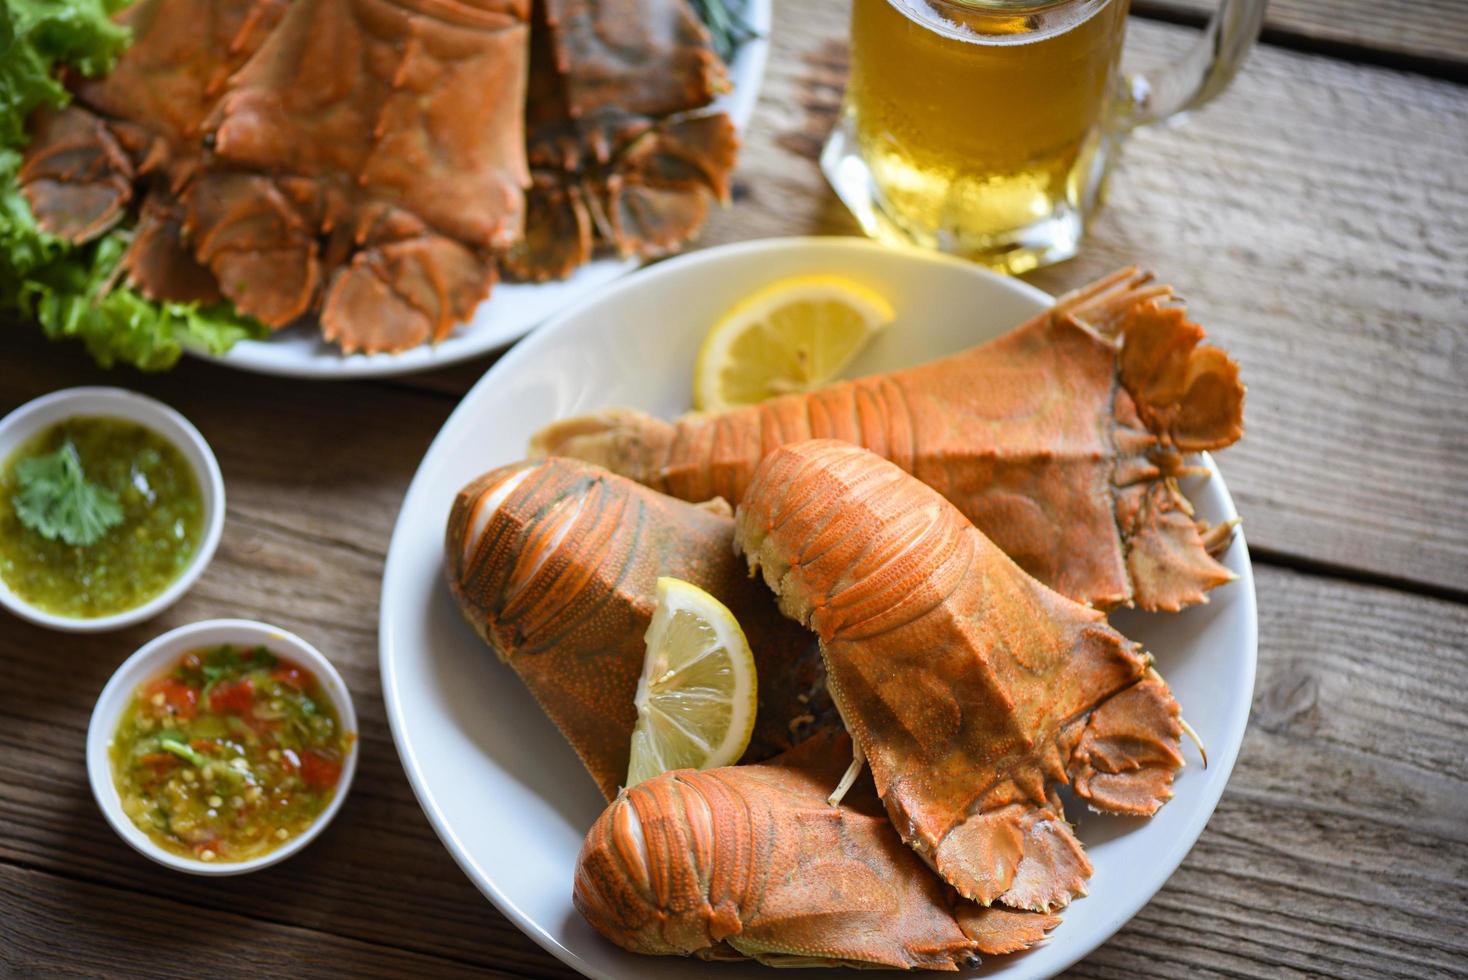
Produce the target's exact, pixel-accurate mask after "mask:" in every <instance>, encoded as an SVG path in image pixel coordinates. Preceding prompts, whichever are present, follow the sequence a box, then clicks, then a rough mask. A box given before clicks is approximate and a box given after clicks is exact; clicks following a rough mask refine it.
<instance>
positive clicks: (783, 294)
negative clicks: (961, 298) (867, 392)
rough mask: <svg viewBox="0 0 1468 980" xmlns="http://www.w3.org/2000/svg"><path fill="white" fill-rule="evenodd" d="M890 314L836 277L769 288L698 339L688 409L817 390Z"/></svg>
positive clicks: (888, 307)
mask: <svg viewBox="0 0 1468 980" xmlns="http://www.w3.org/2000/svg"><path fill="white" fill-rule="evenodd" d="M893 316H894V314H893V312H892V304H890V303H888V302H887V301H886V300H885V299H883V298H882V297H881V296H879V295H877V294H876V293H875V292H873V291H872V290H870V289H868V288H867V287H866V286H863V285H862V284H861V283H859V282H854V281H852V280H850V279H846V278H843V277H841V276H796V277H794V278H791V279H782V280H780V281H779V282H776V283H772V284H771V285H769V286H766V287H765V288H764V289H761V290H760V291H759V292H757V293H755V294H754V295H753V296H750V297H749V298H748V299H746V300H744V301H743V302H742V303H740V304H739V305H738V306H735V307H734V308H733V309H732V310H730V311H729V312H728V313H726V314H724V318H723V319H722V320H720V321H719V322H718V323H716V324H714V327H713V329H712V330H710V331H709V332H708V336H706V337H705V338H704V341H703V347H702V348H700V349H699V352H698V362H697V363H696V364H695V366H694V369H693V405H694V407H695V408H697V409H699V410H700V411H719V410H722V409H726V408H732V407H734V406H736V405H752V404H754V403H755V402H758V401H763V400H764V399H766V398H769V397H771V396H773V395H784V394H789V393H790V392H794V391H808V390H810V389H811V388H816V387H819V386H820V385H823V384H825V383H826V382H828V381H830V380H831V379H832V378H834V377H836V375H837V374H839V373H840V372H841V370H842V369H843V368H844V367H846V365H847V364H849V363H851V359H852V358H853V357H855V356H856V355H857V354H858V353H859V352H860V351H861V349H862V348H863V347H865V346H866V345H867V341H869V340H870V339H871V338H872V335H873V334H875V333H876V332H877V331H878V330H880V329H882V328H883V327H885V326H886V325H887V324H889V323H891V322H892V318H893Z"/></svg>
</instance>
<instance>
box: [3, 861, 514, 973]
mask: <svg viewBox="0 0 1468 980" xmlns="http://www.w3.org/2000/svg"><path fill="white" fill-rule="evenodd" d="M83 922H84V923H86V928H85V929H78V928H76V926H77V924H78V923H83ZM0 973H3V974H4V975H5V976H8V977H43V976H45V977H59V976H77V977H99V976H134V977H143V976H147V977H190V978H192V977H199V976H279V977H285V976H289V977H341V976H352V977H363V978H378V977H380V978H382V980H396V978H398V977H404V976H433V977H477V978H487V977H493V976H506V975H507V974H504V973H501V972H499V971H496V970H491V969H487V968H483V967H471V966H467V965H465V964H461V963H455V962H453V961H451V960H445V959H441V958H437V957H427V956H418V955H415V954H412V953H407V952H404V951H402V950H398V949H393V948H392V947H390V946H383V945H380V944H375V943H370V942H357V941H352V940H346V939H342V938H340V937H338V936H333V935H331V934H329V933H322V932H317V931H315V930H312V929H309V928H302V927H300V926H292V925H278V924H274V923H269V922H263V921H261V920H260V919H257V918H254V917H252V916H250V915H245V914H235V913H231V912H228V911H217V910H210V909H202V908H199V907H198V906H197V905H194V904H193V903H189V902H183V901H179V900H176V899H168V898H157V897H152V896H144V895H139V894H137V893H136V892H133V891H131V890H128V889H123V888H117V887H113V886H109V885H99V884H95V883H93V882H89V881H81V880H77V879H74V878H66V877H61V876H58V875H53V874H47V873H45V872H41V871H37V870H34V869H28V868H19V867H15V866H13V865H8V864H0Z"/></svg>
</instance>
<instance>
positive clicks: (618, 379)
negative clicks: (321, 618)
mask: <svg viewBox="0 0 1468 980" xmlns="http://www.w3.org/2000/svg"><path fill="white" fill-rule="evenodd" d="M816 272H832V273H840V274H844V275H849V276H853V277H855V278H857V279H860V280H861V281H863V282H866V283H868V284H870V285H871V286H872V288H874V289H876V290H878V291H879V292H881V293H883V294H884V295H886V296H887V297H888V298H889V299H890V300H891V301H892V303H893V305H894V306H895V307H896V309H897V311H898V321H897V322H896V323H894V324H893V325H892V326H891V327H890V328H888V329H887V330H886V331H884V332H883V333H882V334H881V335H880V338H879V339H878V340H877V342H876V343H875V344H874V345H873V346H872V347H871V348H870V349H869V350H868V351H866V352H865V353H864V354H863V355H862V357H861V359H860V361H859V363H857V364H856V365H854V367H853V371H852V374H854V375H855V374H866V373H870V372H874V371H883V370H891V369H894V368H899V367H903V366H906V365H909V364H915V363H918V362H921V361H925V360H929V359H931V358H933V357H937V356H940V355H943V354H947V353H950V352H952V351H956V350H960V349H963V348H965V347H969V346H972V345H974V344H977V343H979V342H981V341H984V340H987V339H988V338H990V337H993V336H996V335H998V334H1000V333H1003V332H1005V331H1006V330H1008V329H1009V328H1011V327H1013V326H1015V325H1017V324H1019V323H1021V322H1023V321H1024V320H1026V319H1028V318H1029V317H1031V316H1033V315H1034V314H1036V313H1038V312H1040V311H1042V310H1044V309H1046V308H1047V307H1048V306H1049V305H1050V297H1048V296H1046V295H1045V294H1044V293H1042V292H1040V291H1039V290H1037V289H1034V288H1032V287H1030V286H1027V285H1025V284H1024V283H1022V282H1018V281H1016V280H1013V279H1004V278H1001V277H999V276H997V275H994V274H992V273H989V272H987V271H985V270H983V269H980V268H979V267H977V266H974V265H969V264H967V263H963V262H960V261H957V260H954V259H948V258H944V257H941V256H936V255H931V254H928V253H922V252H915V251H913V252H906V251H895V250H892V249H887V248H882V247H879V246H876V245H873V244H871V243H870V242H867V241H865V240H861V239H841V238H812V239H779V240H772V241H764V242H748V243H742V244H738V245H730V246H726V247H722V248H716V249H710V250H708V251H704V252H697V253H694V254H692V255H686V256H683V257H682V258H678V259H673V260H671V261H669V262H665V263H662V264H660V265H657V266H655V267H653V268H650V269H647V270H644V271H642V272H640V273H638V274H637V275H635V276H630V277H628V278H627V279H624V280H623V281H622V282H620V283H617V284H616V285H614V286H612V287H610V288H609V289H607V290H605V291H603V292H601V293H600V294H598V295H597V296H595V297H594V298H591V299H589V300H586V301H583V302H582V303H579V304H578V305H577V306H575V307H574V308H572V309H569V310H567V311H565V312H564V313H562V314H561V315H560V316H558V317H556V318H555V319H554V320H553V321H551V322H549V323H547V324H546V325H545V327H544V328H543V329H541V330H539V331H537V332H536V333H535V335H534V336H532V337H530V338H529V339H527V340H526V341H524V342H523V343H521V344H520V345H519V346H517V347H516V348H515V349H514V350H512V351H511V352H510V353H509V354H508V355H506V357H505V358H504V359H503V360H501V361H500V362H499V363H497V364H496V365H495V366H494V367H493V368H492V369H491V370H490V371H489V372H488V373H487V374H486V375H485V376H484V378H483V379H482V380H481V381H480V382H479V383H478V384H477V385H476V386H475V387H474V389H473V390H472V391H470V392H469V394H468V395H467V396H466V397H465V398H464V401H463V403H462V404H460V406H459V408H458V409H457V411H455V412H454V414H453V416H452V417H450V418H449V420H448V422H446V423H445V424H444V427H443V430H442V431H441V432H440V433H439V435H438V438H437V439H436V440H434V443H433V445H432V446H431V447H430V448H429V450H428V454H427V455H426V456H425V457H424V460H423V463H422V465H421V466H420V467H419V469H418V474H417V476H416V477H415V478H414V480H413V484H412V486H411V487H410V488H409V490H408V495H407V498H406V500H405V501H404V502H403V509H402V512H401V513H400V514H399V516H398V522H397V527H396V528H395V529H394V531H393V537H392V543H391V546H390V548H389V551H388V556H387V568H386V572H385V574H384V578H383V587H382V621H381V625H380V634H379V635H380V643H381V664H382V686H383V690H384V693H385V696H386V700H387V712H388V719H389V721H390V723H391V725H392V729H393V736H394V738H395V739H396V742H397V746H398V751H399V753H400V754H401V756H402V760H403V767H404V768H405V769H406V770H407V773H408V779H409V781H410V782H411V783H412V784H413V789H414V791H415V792H416V793H417V794H418V799H419V801H420V802H421V803H422V805H423V809H424V811H425V812H427V814H428V818H429V820H430V821H431V822H432V824H433V826H434V829H435V830H437V831H438V834H439V836H440V837H441V838H443V841H444V844H445V845H447V846H448V849H449V851H450V852H451V853H452V854H453V856H454V858H455V860H457V861H458V862H459V865H460V867H462V868H463V869H464V871H465V872H466V873H467V874H468V875H469V877H470V878H471V879H473V881H474V883H475V884H476V885H478V886H479V888H480V889H481V890H482V891H483V892H484V893H485V894H486V895H487V896H489V898H490V900H491V901H493V902H494V903H495V905H497V906H498V907H499V908H500V910H501V911H503V912H504V913H505V914H506V915H507V916H509V917H510V918H511V919H512V920H514V922H515V923H516V924H517V925H518V926H519V927H520V928H521V929H523V930H525V932H526V933H527V934H529V935H530V936H531V937H532V938H533V939H535V941H536V942H538V943H540V944H541V945H542V946H544V947H545V948H546V949H548V950H550V951H551V952H552V953H554V954H555V955H556V956H558V957H559V958H560V959H562V960H563V961H565V962H566V963H568V964H570V965H571V966H573V967H575V968H576V969H578V970H580V971H582V972H583V973H585V974H587V975H588V976H592V977H602V978H612V977H616V978H624V977H690V976H708V977H713V978H718V980H734V978H743V977H754V976H762V977H768V976H770V974H769V972H768V970H767V969H765V968H763V967H759V966H756V965H753V964H750V965H744V966H730V965H728V964H718V965H711V964H705V963H702V962H699V961H693V960H683V959H677V958H652V957H639V956H634V955H632V954H630V953H625V952H623V951H622V950H620V949H618V948H616V947H615V946H613V945H612V944H611V943H609V942H607V941H605V940H603V939H602V938H601V937H600V936H598V935H597V934H596V933H595V932H593V931H592V929H591V927H590V926H588V925H587V924H586V923H585V922H584V921H583V920H582V918H581V916H580V915H579V914H578V913H577V912H576V911H575V910H574V909H573V908H572V906H571V880H572V870H573V867H574V864H575V860H576V854H577V851H578V850H579V849H580V847H581V841H582V837H583V835H584V834H585V832H586V830H587V828H588V827H590V825H591V823H592V821H593V820H595V818H596V817H597V815H598V814H600V813H601V811H602V809H603V806H604V803H603V801H602V799H601V795H600V794H599V793H598V792H597V790H596V787H595V786H594V785H593V783H592V781H591V778H590V777H589V776H588V775H587V774H586V771H585V770H584V769H583V768H582V767H581V764H580V762H578V761H577V759H576V756H575V754H574V753H573V752H572V750H571V748H570V747H569V746H568V745H567V744H566V742H565V740H564V739H562V738H561V735H560V733H559V732H558V731H557V730H556V728H555V726H554V725H553V724H551V722H550V721H549V720H547V719H546V718H545V717H544V716H543V715H542V714H541V713H540V710H539V709H538V708H537V707H536V705H535V702H534V701H533V700H532V699H531V697H530V695H529V693H528V692H527V691H526V690H525V689H524V687H523V686H522V685H521V684H520V681H519V679H518V678H517V677H516V676H515V674H514V673H513V672H512V671H511V670H510V669H509V668H508V667H506V666H504V665H502V664H501V663H500V662H499V661H498V659H497V658H496V657H495V655H494V654H493V653H492V652H491V651H490V650H489V649H488V648H487V647H486V646H485V645H484V644H483V643H482V642H481V641H480V640H479V639H478V638H477V637H476V636H475V635H474V633H473V632H472V631H471V630H470V629H469V627H468V626H467V625H466V624H465V623H464V622H463V621H462V620H461V619H460V617H459V613H458V610H457V609H456V607H455V605H454V601H453V599H452V598H451V597H450V595H449V592H448V588H447V586H446V585H445V583H444V577H443V569H442V563H441V557H440V553H441V549H442V541H443V531H444V522H445V519H446V518H447V516H448V512H449V506H450V504H451V503H452V501H453V499H454V495H455V494H456V493H457V491H458V490H459V488H460V487H461V486H463V485H464V484H465V483H467V482H468V481H469V480H470V479H472V478H473V477H475V476H477V475H478V474H479V473H481V472H483V471H485V470H487V469H490V468H492V467H495V466H499V465H501V464H503V463H508V462H511V461H513V460H516V459H519V458H521V457H522V456H523V455H524V452H525V446H526V442H527V440H528V439H529V438H530V435H531V433H532V432H534V431H535V430H536V429H537V428H539V427H540V426H541V425H543V424H544V423H546V422H548V421H550V420H552V419H555V418H559V417H563V416H567V415H574V414H578V413H582V412H587V411H590V410H592V409H596V408H601V407H603V406H608V405H628V406H633V407H636V408H641V409H645V410H647V411H650V412H655V413H658V414H660V415H664V416H669V417H671V416H673V415H676V414H677V413H679V412H681V411H683V410H684V409H686V408H687V407H688V403H689V390H688V389H689V384H690V378H691V375H692V366H693V359H694V356H695V353H696V351H697V348H698V344H699V341H700V339H701V338H702V337H703V333H704V331H705V329H706V328H707V327H708V326H709V324H710V323H712V322H713V321H714V319H715V318H717V317H718V316H719V314H721V313H722V312H723V311H724V310H726V309H727V308H728V307H729V306H730V305H731V304H732V303H734V302H735V301H736V300H737V299H739V298H740V297H742V296H744V295H745V294H747V293H749V292H750V291H751V290H753V289H756V288H758V287H760V286H763V285H765V284H766V283H768V282H770V281H771V280H773V279H777V278H779V277H782V276H788V275H798V274H801V273H816ZM1184 285H1185V284H1184ZM1205 459H1206V457H1205ZM1208 465H1209V467H1210V469H1212V463H1211V461H1208ZM1187 490H1188V492H1189V494H1190V495H1191V497H1192V499H1193V502H1194V503H1195V504H1196V506H1197V509H1198V512H1199V514H1200V515H1201V516H1202V517H1204V518H1206V519H1208V520H1211V521H1221V520H1226V519H1228V518H1231V517H1233V516H1234V507H1233V503H1232V501H1231V500H1230V499H1229V496H1228V491H1227V489H1226V488H1225V487H1224V485H1223V481H1222V479H1221V478H1220V477H1219V476H1218V474H1217V471H1216V470H1215V471H1213V477H1212V478H1211V479H1210V480H1207V481H1198V482H1197V483H1196V484H1195V485H1193V486H1189V487H1187ZM1224 561H1225V563H1226V564H1227V565H1228V567H1229V568H1230V569H1232V570H1233V571H1234V572H1235V573H1236V574H1237V575H1238V576H1239V578H1238V581H1236V582H1233V583H1231V584H1229V585H1226V586H1224V587H1222V588H1220V589H1218V590H1216V591H1215V592H1214V593H1213V601H1212V602H1211V603H1210V604H1209V605H1206V606H1197V607H1194V608H1192V609H1189V610H1187V611H1186V612H1183V613H1181V614H1177V615H1170V616H1169V615H1148V614H1143V613H1134V612H1128V613H1124V614H1119V615H1117V616H1116V617H1115V620H1116V622H1117V625H1118V626H1119V627H1120V628H1121V629H1123V630H1124V631H1126V632H1127V634H1128V635H1130V636H1132V637H1134V638H1136V639H1138V640H1141V641H1143V642H1144V643H1146V645H1147V647H1148V648H1149V649H1150V650H1152V651H1153V652H1154V653H1155V654H1156V656H1157V660H1158V667H1159V669H1160V670H1161V671H1162V674H1163V675H1164V676H1165V677H1166V678H1167V679H1168V681H1169V682H1170V683H1171V684H1172V687H1173V690H1174V691H1175V692H1176V694H1177V699H1178V701H1179V702H1181V704H1182V708H1183V713H1184V715H1185V717H1186V718H1187V719H1188V721H1189V722H1191V723H1192V725H1193V727H1194V728H1196V729H1197V731H1198V733H1199V734H1200V735H1201V736H1202V738H1203V740H1204V742H1205V743H1206V744H1207V746H1208V755H1209V762H1210V766H1209V768H1208V769H1206V770H1205V769H1203V768H1202V766H1201V765H1199V764H1198V761H1197V756H1196V753H1194V752H1193V750H1192V749H1191V748H1186V751H1187V753H1188V756H1189V765H1188V767H1187V768H1186V769H1184V770H1183V772H1182V773H1181V774H1180V776H1179V778H1178V780H1177V785H1176V792H1177V795H1176V798H1175V799H1173V800H1172V802H1170V803H1168V804H1167V806H1165V807H1163V808H1162V811H1161V812H1160V813H1159V814H1158V815H1157V816H1156V817H1154V818H1152V819H1151V820H1137V819H1128V818H1120V817H1109V816H1100V815H1097V814H1094V813H1090V812H1088V811H1078V812H1074V813H1072V814H1071V819H1073V820H1074V821H1076V823H1077V824H1078V829H1079V833H1080V837H1081V840H1082V841H1084V842H1085V845H1086V849H1087V853H1088V854H1089V855H1090V858H1091V861H1092V862H1093V863H1094V865H1095V869H1096V870H1095V875H1094V876H1093V877H1092V879H1091V881H1090V889H1091V893H1090V896H1089V897H1087V898H1083V899H1080V900H1078V901H1076V902H1074V903H1073V904H1072V905H1071V906H1070V907H1069V908H1068V909H1066V910H1065V914H1064V920H1063V922H1062V924H1061V925H1060V927H1059V928H1057V929H1056V930H1055V932H1054V933H1053V934H1052V935H1051V937H1050V939H1049V940H1048V941H1046V942H1045V943H1043V944H1042V945H1041V946H1039V947H1038V948H1036V949H1034V950H1031V951H1030V952H1028V953H1024V954H1021V955H1017V956H1009V957H993V958H990V959H989V960H988V961H987V962H986V963H985V964H984V966H983V967H981V968H980V971H979V972H980V974H982V975H994V976H1004V977H1033V976H1048V975H1050V974H1052V973H1055V972H1056V971H1058V970H1061V969H1063V968H1064V967H1065V966H1067V965H1069V964H1070V963H1073V962H1074V961H1076V960H1078V959H1079V958H1080V957H1082V956H1084V955H1085V954H1086V953H1088V952H1090V951H1091V950H1093V949H1095V948H1096V947H1097V946H1099V945H1100V944H1101V943H1102V942H1104V941H1105V940H1106V938H1107V937H1108V936H1110V935H1111V934H1112V933H1113V932H1115V931H1116V930H1117V929H1118V928H1120V927H1121V926H1122V924H1123V923H1125V922H1126V921H1127V920H1128V919H1129V918H1131V917H1132V915H1134V914H1135V913H1136V912H1137V910H1138V909H1140V908H1141V907H1142V906H1143V905H1144V904H1145V903H1146V902H1147V900H1148V899H1150V898H1151V897H1152V895H1153V894H1154V893H1155V892H1156V891H1157V890H1158V889H1159V888H1160V887H1162V884H1163V882H1165V881H1166V880H1167V878H1168V876H1169V875H1171V874H1172V872H1173V870H1174V869H1175V868H1176V867H1177V865H1178V864H1179V862H1181V861H1182V859H1183V856H1184V855H1186V854H1187V852H1188V850H1189V848H1191V847H1192V846H1193V842H1194V841H1195V840H1197V838H1198V835H1199V834H1200V833H1202V831H1203V825H1204V824H1205V823H1206V822H1207V820H1208V817H1209V815H1210V814H1211V813H1212V812H1213V808H1214V806H1215V804H1217V802H1218V798H1219V795H1220V794H1221V793H1222V792H1223V786H1224V783H1225V782H1226V781H1227V779H1228V775H1229V771H1230V770H1231V769H1232V768H1233V764H1234V758H1235V757H1236V755H1237V753H1238V749H1239V743H1240V741H1241V740H1242V738H1243V734H1244V723H1245V721H1246V720H1247V718H1248V714H1249V703H1250V700H1251V698H1252V693H1253V687H1254V661H1255V646H1256V636H1257V623H1256V618H1255V608H1254V583H1253V578H1252V575H1251V573H1250V566H1249V556H1248V551H1247V550H1246V548H1245V546H1244V541H1243V536H1242V535H1240V536H1239V537H1238V538H1237V539H1236V540H1235V541H1234V543H1233V546H1232V547H1231V548H1230V549H1229V551H1228V553H1227V555H1226V556H1225V558H1224ZM819 975H821V974H820V973H819V971H817V972H816V973H815V974H812V972H811V971H802V972H801V977H802V978H810V977H813V976H819ZM830 975H831V976H833V977H834V976H842V977H849V976H850V975H851V974H849V973H845V972H843V973H839V974H838V973H836V972H834V971H833V972H831V973H830Z"/></svg>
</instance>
